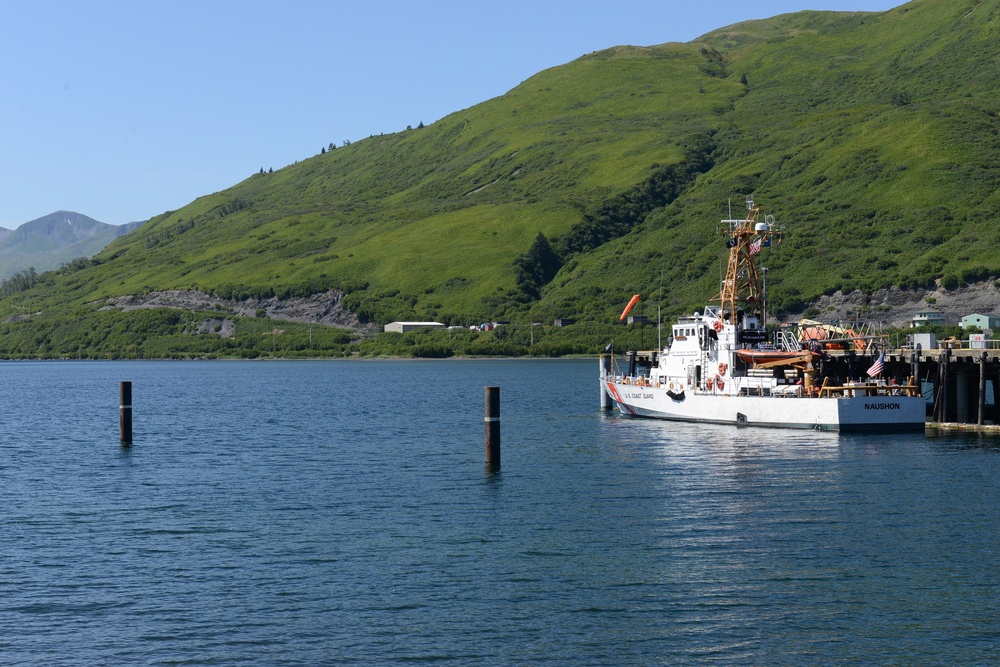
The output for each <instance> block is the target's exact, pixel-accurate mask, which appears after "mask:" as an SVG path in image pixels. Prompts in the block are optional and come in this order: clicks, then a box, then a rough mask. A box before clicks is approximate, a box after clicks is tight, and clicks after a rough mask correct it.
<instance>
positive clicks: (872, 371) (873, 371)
mask: <svg viewBox="0 0 1000 667" xmlns="http://www.w3.org/2000/svg"><path fill="white" fill-rule="evenodd" d="M883 369H885V352H883V353H882V354H880V355H878V359H876V360H875V363H874V364H872V367H871V368H869V369H868V377H870V378H874V377H878V376H879V375H882V371H883Z"/></svg>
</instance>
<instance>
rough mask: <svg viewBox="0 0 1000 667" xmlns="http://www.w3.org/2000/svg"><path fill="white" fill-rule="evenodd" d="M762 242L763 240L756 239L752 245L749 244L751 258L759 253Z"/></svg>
mask: <svg viewBox="0 0 1000 667" xmlns="http://www.w3.org/2000/svg"><path fill="white" fill-rule="evenodd" d="M763 241H764V239H762V238H760V237H758V238H757V240H756V241H754V242H753V243H751V244H750V256H751V257H753V256H754V255H756V254H757V253H759V252H760V244H761V243H762V242H763Z"/></svg>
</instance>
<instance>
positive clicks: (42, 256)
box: [0, 211, 144, 279]
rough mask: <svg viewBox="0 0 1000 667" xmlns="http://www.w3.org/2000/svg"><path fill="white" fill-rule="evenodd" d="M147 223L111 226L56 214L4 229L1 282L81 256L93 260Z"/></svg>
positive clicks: (0, 237)
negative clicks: (32, 269)
mask: <svg viewBox="0 0 1000 667" xmlns="http://www.w3.org/2000/svg"><path fill="white" fill-rule="evenodd" d="M143 222H144V221H143ZM143 222H130V223H128V224H127V225H109V224H107V223H104V222H98V221H97V220H94V219H93V218H88V217H87V216H85V215H82V214H80V213H74V212H72V211H56V212H55V213H50V214H49V215H46V216H43V217H41V218H38V219H36V220H32V221H31V222H26V223H24V224H23V225H21V226H20V227H18V228H17V229H15V230H13V231H12V230H9V229H3V228H0V279H2V278H8V277H10V276H12V275H14V274H15V273H19V272H20V271H24V270H26V269H28V268H30V267H34V268H35V270H36V271H38V272H39V273H41V272H43V271H49V270H52V269H57V268H59V267H60V266H62V265H63V264H65V263H66V262H68V261H70V260H71V259H75V258H77V257H91V256H93V255H96V254H97V253H99V252H100V251H101V250H103V249H104V247H105V246H106V245H108V244H109V243H111V242H112V241H114V240H115V239H116V238H118V237H119V236H122V235H123V234H127V233H128V232H130V231H132V230H133V229H136V228H138V227H139V226H141V225H142V224H143Z"/></svg>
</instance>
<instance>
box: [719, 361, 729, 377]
mask: <svg viewBox="0 0 1000 667" xmlns="http://www.w3.org/2000/svg"><path fill="white" fill-rule="evenodd" d="M727 370H729V365H728V364H719V375H725V374H726V371H727Z"/></svg>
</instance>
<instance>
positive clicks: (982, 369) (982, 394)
mask: <svg viewBox="0 0 1000 667" xmlns="http://www.w3.org/2000/svg"><path fill="white" fill-rule="evenodd" d="M994 400H995V399H994ZM976 423H977V424H979V425H980V426H982V425H983V424H985V423H986V350H983V351H982V352H981V353H980V354H979V418H978V419H977V420H976Z"/></svg>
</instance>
